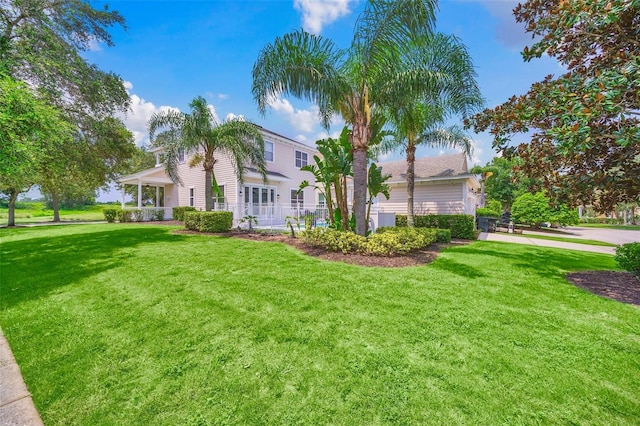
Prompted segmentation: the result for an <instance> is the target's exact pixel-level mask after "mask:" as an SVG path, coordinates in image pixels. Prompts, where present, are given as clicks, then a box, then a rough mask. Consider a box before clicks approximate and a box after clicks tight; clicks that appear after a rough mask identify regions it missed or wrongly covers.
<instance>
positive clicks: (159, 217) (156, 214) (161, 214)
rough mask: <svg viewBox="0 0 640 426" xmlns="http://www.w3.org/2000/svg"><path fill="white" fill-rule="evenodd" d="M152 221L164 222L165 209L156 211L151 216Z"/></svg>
mask: <svg viewBox="0 0 640 426" xmlns="http://www.w3.org/2000/svg"><path fill="white" fill-rule="evenodd" d="M151 220H164V209H157V210H154V211H153V212H152V214H151Z"/></svg>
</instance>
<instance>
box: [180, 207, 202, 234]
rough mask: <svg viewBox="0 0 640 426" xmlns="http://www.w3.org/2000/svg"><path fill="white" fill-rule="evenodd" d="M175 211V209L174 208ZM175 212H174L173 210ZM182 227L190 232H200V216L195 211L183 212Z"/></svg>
mask: <svg viewBox="0 0 640 426" xmlns="http://www.w3.org/2000/svg"><path fill="white" fill-rule="evenodd" d="M174 209H175V207H174ZM174 211H175V210H174ZM183 213H184V217H183V219H182V220H184V227H185V228H186V229H188V230H190V231H198V230H200V215H199V214H198V213H199V212H196V211H186V212H185V211H184V210H183Z"/></svg>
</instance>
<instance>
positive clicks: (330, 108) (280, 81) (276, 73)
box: [252, 30, 349, 127]
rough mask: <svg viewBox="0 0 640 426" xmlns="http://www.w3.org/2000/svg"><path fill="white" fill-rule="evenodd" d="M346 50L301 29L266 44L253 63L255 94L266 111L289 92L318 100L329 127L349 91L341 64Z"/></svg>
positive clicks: (316, 101)
mask: <svg viewBox="0 0 640 426" xmlns="http://www.w3.org/2000/svg"><path fill="white" fill-rule="evenodd" d="M342 58H343V52H342V51H341V50H339V49H338V48H337V47H336V46H335V44H334V43H333V42H332V41H331V40H328V39H325V38H323V37H321V36H319V35H314V34H309V33H307V32H306V31H303V30H298V31H294V32H291V33H289V34H286V35H284V36H283V37H281V38H280V37H278V38H277V39H276V40H275V41H274V42H273V43H271V44H268V45H266V46H265V47H264V48H263V49H262V51H261V52H260V54H259V55H258V59H257V61H256V63H255V64H254V66H253V72H252V74H253V87H252V93H253V97H254V99H255V100H256V102H257V103H258V109H259V111H260V112H261V113H263V114H264V113H265V111H266V108H267V106H268V104H269V102H271V101H272V100H273V99H276V98H277V97H278V96H280V95H282V94H285V93H289V94H291V95H293V96H295V97H298V98H302V99H306V100H309V101H311V102H314V103H315V104H316V105H317V106H318V109H319V116H320V119H321V120H322V123H323V124H324V126H325V127H329V124H330V121H331V117H332V116H333V114H334V113H335V112H336V111H337V107H338V102H340V101H341V100H342V99H343V98H344V97H345V96H346V94H347V93H349V88H348V85H347V84H346V81H345V80H344V78H343V76H341V75H340V73H339V70H338V67H339V64H340V63H341V61H342Z"/></svg>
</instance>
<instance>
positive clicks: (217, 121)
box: [207, 104, 220, 123]
mask: <svg viewBox="0 0 640 426" xmlns="http://www.w3.org/2000/svg"><path fill="white" fill-rule="evenodd" d="M207 109H209V112H211V115H213V119H214V120H215V121H216V123H220V117H218V113H217V112H216V108H215V107H214V106H213V105H211V104H208V105H207Z"/></svg>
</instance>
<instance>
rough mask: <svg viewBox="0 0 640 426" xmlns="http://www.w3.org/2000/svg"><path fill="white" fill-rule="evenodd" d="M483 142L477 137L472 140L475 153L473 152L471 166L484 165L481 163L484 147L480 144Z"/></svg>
mask: <svg viewBox="0 0 640 426" xmlns="http://www.w3.org/2000/svg"><path fill="white" fill-rule="evenodd" d="M481 143H482V142H481V141H478V140H476V139H472V140H471V147H472V148H473V153H472V154H471V158H470V160H471V166H472V167H473V166H476V165H482V164H480V163H481V162H482V160H481V158H480V157H482V154H483V153H484V149H483V148H482V147H481V146H480V144H481Z"/></svg>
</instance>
